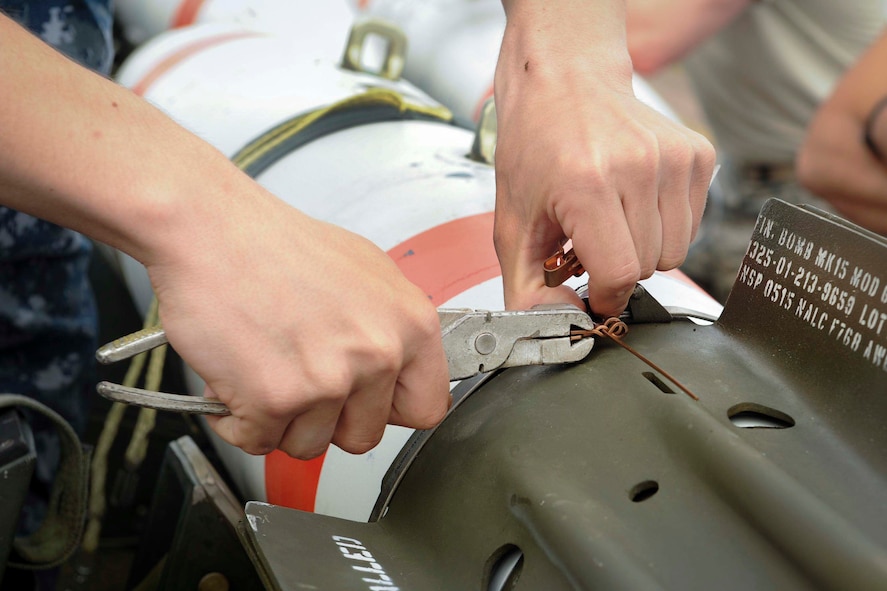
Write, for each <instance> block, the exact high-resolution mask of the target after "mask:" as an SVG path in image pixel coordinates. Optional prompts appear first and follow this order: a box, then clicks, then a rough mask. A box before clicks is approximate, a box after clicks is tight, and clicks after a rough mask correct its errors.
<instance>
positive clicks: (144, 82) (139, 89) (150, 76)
mask: <svg viewBox="0 0 887 591" xmlns="http://www.w3.org/2000/svg"><path fill="white" fill-rule="evenodd" d="M258 35H259V33H254V32H251V31H237V32H235V33H225V34H224V35H217V36H215V37H208V38H206V39H200V40H199V41H195V42H194V43H191V44H189V45H186V46H184V47H182V48H181V49H179V50H178V51H176V52H175V53H173V54H171V55H169V56H167V57H165V58H164V59H162V60H161V61H160V62H159V63H158V64H157V65H155V66H154V67H153V68H152V69H151V70H150V71H149V72H148V73H147V74H145V76H144V77H143V78H142V79H141V80H139V81H138V82H137V83H136V84H134V85H133V87H132V91H133V92H134V93H136V94H137V95H139V96H144V95H145V93H146V92H147V91H148V89H149V88H150V87H151V86H152V85H153V84H154V83H155V82H157V79H158V78H160V77H162V76H163V75H164V74H166V73H167V72H169V71H170V70H172V69H173V68H175V67H176V66H177V65H179V64H180V63H182V62H183V61H185V60H186V59H188V58H189V57H191V56H192V55H194V54H196V53H200V52H201V51H203V50H204V49H208V48H210V47H214V46H216V45H221V44H222V43H225V42H227V41H232V40H234V39H243V38H245V37H256V36H258Z"/></svg>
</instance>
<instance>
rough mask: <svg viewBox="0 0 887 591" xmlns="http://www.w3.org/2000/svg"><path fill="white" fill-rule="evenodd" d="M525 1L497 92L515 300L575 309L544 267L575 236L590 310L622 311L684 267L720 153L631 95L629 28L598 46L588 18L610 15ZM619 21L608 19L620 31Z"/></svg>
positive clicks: (499, 176)
mask: <svg viewBox="0 0 887 591" xmlns="http://www.w3.org/2000/svg"><path fill="white" fill-rule="evenodd" d="M515 4H516V5H517V7H519V8H522V9H526V10H527V12H522V11H520V10H518V11H515V12H516V13H515V14H513V13H509V27H508V28H507V29H506V34H505V38H504V40H503V46H502V52H501V54H500V60H499V65H498V67H497V72H496V84H495V86H496V110H497V119H498V139H497V146H496V185H497V186H496V229H495V242H496V252H497V254H498V256H499V260H500V264H501V266H502V277H503V280H504V283H505V302H506V306H507V307H508V308H527V307H530V306H532V305H534V304H537V303H542V302H565V301H566V302H572V303H577V304H578V303H579V302H578V298H577V296H576V295H575V293H574V292H573V290H572V289H570V288H568V287H565V286H562V287H559V288H555V289H552V288H548V287H546V286H545V283H544V277H543V273H542V264H543V262H544V261H545V259H546V258H548V257H549V256H551V255H552V254H553V253H554V252H555V251H556V250H557V248H558V246H559V244H560V242H561V241H562V240H563V239H564V238H570V239H572V241H573V249H574V251H575V252H576V254H577V256H578V258H579V260H580V261H581V263H582V265H583V266H584V267H585V269H586V271H587V272H588V282H589V284H588V297H589V304H590V306H591V308H592V309H593V310H594V311H595V312H596V313H598V314H601V315H604V316H609V315H615V314H618V313H619V312H620V311H622V310H623V309H624V308H625V306H626V304H627V302H628V299H629V297H630V295H631V293H632V290H633V287H634V285H635V283H636V282H637V281H638V280H639V279H643V278H646V277H649V276H650V275H651V274H652V273H653V271H654V270H656V269H661V270H667V269H672V268H675V267H677V266H678V265H680V264H681V262H682V261H683V260H684V257H685V256H686V253H687V248H688V246H689V244H690V242H691V240H692V239H693V237H694V235H695V232H696V230H697V228H698V225H699V222H700V219H701V217H702V212H703V209H704V205H705V199H706V195H707V191H708V185H709V182H710V180H711V175H712V170H713V167H714V161H715V157H714V150H713V148H712V146H711V144H710V143H709V142H708V141H707V140H706V139H705V138H703V137H702V136H701V135H699V134H697V133H695V132H693V131H691V130H689V129H686V128H684V127H683V126H681V125H679V124H677V123H674V122H673V121H671V120H669V119H667V118H666V117H664V116H662V115H660V114H659V113H658V112H656V111H654V110H653V109H651V108H649V107H647V106H646V105H644V104H643V103H641V102H640V101H638V100H637V99H636V98H635V97H634V96H633V94H632V92H631V67H630V65H631V62H630V60H628V59H627V57H626V54H625V45H624V32H623V36H622V37H621V38H619V39H617V40H616V42H613V43H610V44H607V43H603V42H601V43H600V44H598V45H594V44H592V43H590V42H589V41H588V39H590V38H592V37H593V36H591V35H586V34H584V31H585V30H586V28H585V27H583V23H584V22H585V21H586V20H587V19H588V18H589V16H587V15H590V18H591V19H592V20H593V21H594V24H595V26H598V25H600V23H601V22H602V21H606V19H602V18H601V15H600V14H599V13H598V12H596V11H591V10H588V7H587V6H584V5H582V4H583V3H581V2H580V3H570V2H567V3H564V4H561V3H558V5H557V6H558V7H561V10H564V11H568V9H569V8H570V7H574V8H575V9H576V10H575V11H574V12H573V13H571V14H569V15H566V16H565V15H564V14H560V15H558V18H557V19H554V16H555V14H554V13H556V12H557V10H556V8H555V7H554V6H553V5H549V6H548V7H547V8H546V10H544V11H543V12H534V10H532V9H533V7H534V3H533V2H525V3H523V4H520V3H515ZM536 5H537V6H541V4H539V3H536ZM550 13H551V14H550ZM529 16H532V17H533V18H529ZM617 17H618V15H617ZM546 19H550V21H551V22H548V21H547V20H546ZM612 19H615V20H611V22H609V23H606V22H605V23H604V24H607V25H608V26H610V27H611V28H612V27H617V28H618V26H619V22H618V18H616V17H612ZM565 22H566V23H569V24H568V25H565V24H564V23H565ZM527 23H528V24H527ZM589 27H591V25H589ZM555 31H556V33H555ZM623 31H624V26H623ZM617 37H618V35H617ZM620 40H621V41H620ZM585 47H591V49H592V51H591V52H590V53H591V54H593V55H589V52H588V51H587V50H585V49H583V48H585ZM620 64H621V65H620ZM626 64H627V67H625V65H626Z"/></svg>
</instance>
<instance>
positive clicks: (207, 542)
mask: <svg viewBox="0 0 887 591" xmlns="http://www.w3.org/2000/svg"><path fill="white" fill-rule="evenodd" d="M242 519H243V510H242V509H241V504H240V502H239V501H238V500H237V499H236V497H234V495H233V494H232V492H231V491H230V490H229V489H228V487H227V486H226V485H225V483H224V481H223V480H222V479H221V478H220V476H219V474H218V473H217V472H216V471H215V469H214V468H213V467H212V464H210V462H209V461H208V460H207V458H206V457H205V456H204V455H203V453H202V452H201V451H200V449H199V448H198V447H197V445H196V444H195V443H194V441H193V440H192V439H191V438H190V437H188V436H182V437H180V438H179V439H177V440H175V441H172V442H170V443H169V445H168V447H167V450H166V456H165V458H164V462H163V465H162V467H161V471H160V474H159V476H158V480H157V483H156V489H155V493H154V497H153V503H152V506H151V511H150V515H149V519H148V525H147V528H146V531H145V532H144V533H143V534H142V537H141V543H140V548H139V551H138V553H137V555H136V561H135V563H134V564H133V566H132V569H131V571H130V582H129V584H128V585H127V588H130V589H135V588H138V589H158V590H159V589H162V590H164V591H177V590H182V591H185V590H188V591H193V590H198V591H204V590H211V589H231V590H237V591H252V590H260V589H263V588H265V587H264V585H263V584H262V582H261V580H260V579H259V577H258V574H257V573H256V571H255V569H254V568H253V566H252V563H251V562H250V559H249V557H248V556H247V554H246V552H245V551H244V549H243V547H242V546H241V544H240V540H239V538H238V534H237V528H238V527H239V524H240V521H241V520H242Z"/></svg>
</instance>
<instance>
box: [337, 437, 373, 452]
mask: <svg viewBox="0 0 887 591" xmlns="http://www.w3.org/2000/svg"><path fill="white" fill-rule="evenodd" d="M380 441H382V432H378V433H373V434H369V433H367V434H362V435H359V436H344V437H336V438H334V439H333V443H335V444H336V445H337V446H338V447H340V448H341V449H342V450H344V451H346V452H348V453H350V454H363V453H366V452H368V451H370V450H371V449H373V448H374V447H376V446H377V445H379V442H380Z"/></svg>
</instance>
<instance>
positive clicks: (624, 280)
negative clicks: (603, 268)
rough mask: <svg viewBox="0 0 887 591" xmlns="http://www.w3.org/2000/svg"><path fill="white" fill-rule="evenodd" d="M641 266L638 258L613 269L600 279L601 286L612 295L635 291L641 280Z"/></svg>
mask: <svg viewBox="0 0 887 591" xmlns="http://www.w3.org/2000/svg"><path fill="white" fill-rule="evenodd" d="M641 273H642V270H641V264H640V261H638V260H637V259H636V258H635V259H633V260H631V261H628V262H625V263H622V264H620V265H617V266H615V267H613V268H612V269H611V270H610V272H609V273H608V274H607V275H605V276H604V277H602V278H600V279H599V280H598V281H599V286H600V288H601V289H602V290H604V291H608V292H610V293H615V294H618V293H624V292H628V291H630V290H632V289H634V286H635V284H636V283H637V282H638V281H639V280H640V279H641Z"/></svg>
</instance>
